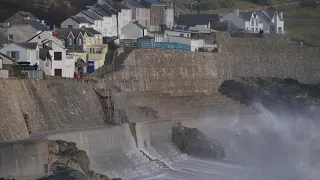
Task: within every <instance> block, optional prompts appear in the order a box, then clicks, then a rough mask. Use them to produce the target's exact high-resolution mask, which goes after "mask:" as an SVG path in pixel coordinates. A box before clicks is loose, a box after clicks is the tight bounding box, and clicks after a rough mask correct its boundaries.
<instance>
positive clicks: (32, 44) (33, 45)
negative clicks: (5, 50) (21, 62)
mask: <svg viewBox="0 0 320 180" xmlns="http://www.w3.org/2000/svg"><path fill="white" fill-rule="evenodd" d="M16 44H17V45H19V46H22V47H24V48H27V49H37V46H38V43H37V42H23V43H16Z"/></svg>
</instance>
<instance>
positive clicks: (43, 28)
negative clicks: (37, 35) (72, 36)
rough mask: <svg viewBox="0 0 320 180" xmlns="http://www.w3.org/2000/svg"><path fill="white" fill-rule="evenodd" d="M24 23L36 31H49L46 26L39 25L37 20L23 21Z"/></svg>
mask: <svg viewBox="0 0 320 180" xmlns="http://www.w3.org/2000/svg"><path fill="white" fill-rule="evenodd" d="M24 21H25V22H26V23H28V24H29V25H30V26H31V27H33V28H34V29H36V30H38V31H50V29H49V28H48V27H47V26H46V25H43V24H41V23H40V22H39V21H37V20H33V19H25V20H24Z"/></svg>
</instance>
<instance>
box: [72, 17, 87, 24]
mask: <svg viewBox="0 0 320 180" xmlns="http://www.w3.org/2000/svg"><path fill="white" fill-rule="evenodd" d="M70 18H71V19H73V20H75V21H76V22H78V23H88V24H92V23H91V22H90V21H88V20H87V19H86V18H84V17H80V16H71V17H70Z"/></svg>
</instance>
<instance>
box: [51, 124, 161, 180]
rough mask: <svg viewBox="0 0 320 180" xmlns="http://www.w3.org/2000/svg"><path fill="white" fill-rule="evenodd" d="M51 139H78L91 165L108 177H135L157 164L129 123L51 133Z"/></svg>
mask: <svg viewBox="0 0 320 180" xmlns="http://www.w3.org/2000/svg"><path fill="white" fill-rule="evenodd" d="M47 137H48V138H49V139H50V140H64V141H69V142H75V143H76V144H77V147H78V149H80V150H84V151H86V152H87V155H88V157H89V159H90V169H91V170H93V171H95V172H97V173H100V174H105V175H107V176H108V177H109V178H117V177H124V178H128V177H135V176H138V175H143V174H146V173H148V172H151V171H153V170H156V169H157V168H158V165H156V164H155V162H151V161H149V160H148V159H147V157H145V156H144V155H143V154H142V153H140V152H139V150H138V149H137V146H136V143H135V140H134V137H133V135H132V133H131V131H130V128H129V125H128V124H122V125H120V126H114V127H108V128H94V129H86V130H74V131H68V132H60V133H56V134H54V133H53V134H49V135H47Z"/></svg>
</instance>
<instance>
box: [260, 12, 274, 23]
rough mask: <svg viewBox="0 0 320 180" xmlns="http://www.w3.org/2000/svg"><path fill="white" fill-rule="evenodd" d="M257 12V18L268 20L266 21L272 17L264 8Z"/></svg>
mask: <svg viewBox="0 0 320 180" xmlns="http://www.w3.org/2000/svg"><path fill="white" fill-rule="evenodd" d="M257 14H258V16H259V18H260V17H261V18H264V19H265V20H268V21H271V19H272V16H270V15H269V13H268V12H267V11H265V10H260V11H257Z"/></svg>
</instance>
